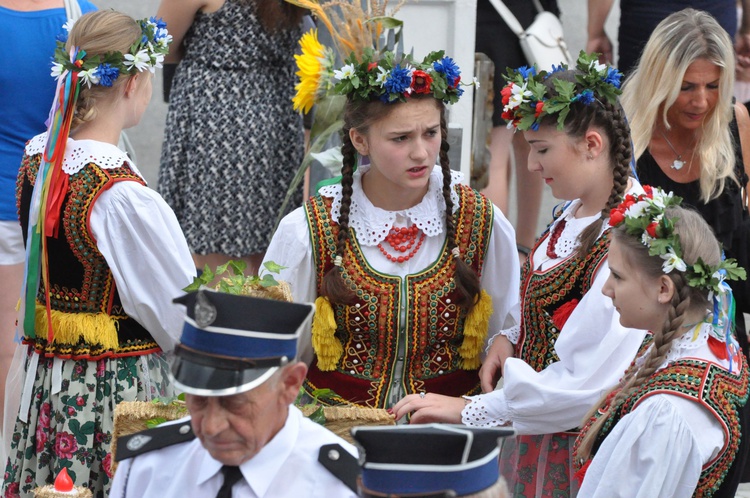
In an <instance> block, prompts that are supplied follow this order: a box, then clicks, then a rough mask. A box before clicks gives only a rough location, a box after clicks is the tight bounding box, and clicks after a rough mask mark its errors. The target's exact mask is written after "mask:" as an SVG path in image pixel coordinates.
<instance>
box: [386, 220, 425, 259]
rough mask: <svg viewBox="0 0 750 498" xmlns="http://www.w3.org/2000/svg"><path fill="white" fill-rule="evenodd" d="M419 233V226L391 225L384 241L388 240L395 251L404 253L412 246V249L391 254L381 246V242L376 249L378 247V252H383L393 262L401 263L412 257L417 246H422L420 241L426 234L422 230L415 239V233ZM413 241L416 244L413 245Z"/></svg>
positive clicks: (417, 248)
mask: <svg viewBox="0 0 750 498" xmlns="http://www.w3.org/2000/svg"><path fill="white" fill-rule="evenodd" d="M419 233H420V230H419V227H418V226H417V225H412V226H410V227H400V228H396V227H392V228H391V229H390V231H389V232H388V235H386V236H385V241H386V242H388V245H390V246H391V247H392V248H393V249H395V250H396V251H397V252H400V253H404V252H406V251H409V249H411V248H412V247H414V249H411V251H409V253H408V254H406V255H401V256H393V255H391V254H389V253H388V251H386V249H385V247H383V243H382V242H381V243H379V244H378V249H380V252H382V253H383V256H385V257H386V258H388V259H389V260H390V261H393V262H394V263H403V262H405V261H409V260H410V259H411V258H413V257H414V255H415V254H417V251H418V250H419V248H420V247H422V242H424V239H425V236H426V235H425V233H424V232H422V234H421V235H420V237H419V241H417V235H418V234H419ZM415 242H416V246H415V245H414V244H415Z"/></svg>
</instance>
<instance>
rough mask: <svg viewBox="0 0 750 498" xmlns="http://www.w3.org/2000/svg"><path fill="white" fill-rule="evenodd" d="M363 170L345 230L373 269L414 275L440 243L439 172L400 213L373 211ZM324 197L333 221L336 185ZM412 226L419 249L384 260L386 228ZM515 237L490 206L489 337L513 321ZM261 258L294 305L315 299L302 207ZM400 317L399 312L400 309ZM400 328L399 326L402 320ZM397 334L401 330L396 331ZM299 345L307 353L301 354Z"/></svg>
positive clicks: (485, 281) (456, 176)
mask: <svg viewBox="0 0 750 498" xmlns="http://www.w3.org/2000/svg"><path fill="white" fill-rule="evenodd" d="M368 170H369V166H367V165H365V166H360V167H359V168H358V169H357V171H356V172H355V173H354V182H353V184H352V188H353V193H352V202H351V209H350V218H349V219H350V221H349V226H350V227H352V228H355V230H356V234H357V241H358V242H359V244H360V246H361V248H362V254H363V255H364V257H365V258H367V262H368V263H369V264H370V266H372V267H373V268H374V269H375V270H377V271H378V272H381V273H385V274H388V275H396V276H399V277H405V276H406V275H411V274H415V273H418V272H420V271H421V270H423V269H425V268H427V267H428V266H430V265H432V264H433V263H434V262H435V261H436V260H437V258H438V257H439V256H440V253H441V250H442V249H443V243H444V242H445V235H444V230H445V227H444V224H445V223H444V222H445V216H444V213H445V202H444V199H443V194H442V188H443V174H442V172H441V171H440V167H439V166H436V167H435V168H433V170H432V174H431V176H430V183H429V188H428V192H427V194H425V196H424V197H423V198H422V201H421V202H420V203H419V204H417V205H416V206H413V207H411V208H409V209H405V210H402V211H386V210H384V209H380V208H378V207H375V206H374V205H373V204H372V203H371V202H370V200H369V199H368V198H367V196H366V195H365V193H364V191H363V190H362V181H361V178H362V175H364V174H365V173H366V172H367V171H368ZM461 178H462V176H461V174H460V173H457V172H452V178H451V186H453V185H456V184H457V183H460V181H461ZM320 193H321V195H323V196H324V197H332V198H333V203H332V213H331V216H332V218H333V220H334V221H338V215H339V207H340V205H341V185H340V184H338V185H329V186H326V187H323V188H322V189H321V190H320ZM453 200H454V209H458V196H457V195H455V193H454V194H453ZM410 223H413V224H415V225H417V226H419V227H420V229H421V230H422V231H423V232H424V233H425V234H426V238H425V240H424V243H423V244H422V247H421V248H420V249H419V251H417V253H416V254H415V255H414V257H413V258H411V259H410V260H408V261H405V262H403V263H394V262H392V261H390V260H388V259H387V258H386V257H385V256H383V254H381V252H380V250H379V249H378V247H377V244H378V243H380V242H382V241H383V240H384V239H385V236H386V235H387V234H388V232H389V230H390V228H391V227H392V226H396V227H403V226H408V225H409V224H410ZM515 240H516V236H515V231H514V230H513V226H512V225H511V224H510V222H508V220H507V219H506V218H505V216H503V214H502V212H501V211H500V210H499V209H498V208H497V207H494V218H493V225H492V233H491V236H490V241H489V247H488V251H487V254H486V258H485V262H484V267H483V270H482V277H481V285H482V289H484V290H485V291H487V293H488V294H489V295H490V297H492V306H493V314H492V317H491V319H490V325H489V334H488V335H489V336H492V335H494V334H495V333H496V332H497V331H498V330H500V329H501V328H504V327H511V326H513V325H515V324H516V323H517V322H518V288H519V286H520V267H519V264H518V256H517V253H516V243H515ZM265 259H266V260H267V261H274V262H276V263H278V264H280V265H283V266H286V267H287V269H285V270H282V271H281V274H280V275H279V277H278V278H279V279H282V280H286V281H287V282H289V283H290V284H291V287H292V294H293V296H294V300H295V301H306V302H311V301H314V300H315V298H316V297H317V291H316V286H315V259H314V256H313V251H312V245H311V242H310V230H309V227H308V225H307V218H306V216H305V210H304V207H300V208H297V209H296V210H295V211H293V212H292V213H290V214H289V215H287V216H286V217H284V219H283V220H281V224H280V225H279V229H278V230H277V231H276V233H275V234H274V236H273V239H272V240H271V244H270V245H269V246H268V250H267V251H266V256H265ZM401 312H402V313H405V307H404V306H402V307H401ZM401 323H405V321H404V320H402V321H401ZM402 332H403V331H402ZM305 333H306V335H305V337H303V339H302V340H301V341H300V344H301V346H300V348H301V351H302V358H303V359H304V360H305V361H307V362H308V363H309V362H310V361H311V360H312V345H311V340H310V335H309V333H310V331H309V330H307V331H306V332H305ZM305 345H306V346H307V351H304V348H305Z"/></svg>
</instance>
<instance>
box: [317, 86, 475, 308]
mask: <svg viewBox="0 0 750 498" xmlns="http://www.w3.org/2000/svg"><path fill="white" fill-rule="evenodd" d="M422 98H429V99H432V101H433V102H435V105H436V106H437V108H438V109H439V110H440V135H441V143H440V154H439V158H440V169H441V171H442V173H443V189H442V193H443V199H444V200H445V229H446V237H447V239H446V240H447V249H448V251H450V252H452V253H454V250H457V248H458V244H457V239H456V221H455V219H454V214H453V208H454V206H453V200H452V199H451V169H450V161H449V160H448V149H449V148H450V146H449V145H448V140H447V137H448V127H447V124H446V119H445V104H443V102H442V101H440V100H437V99H435V98H433V97H432V96H422V95H419V94H417V95H414V96H412V98H411V100H415V99H422ZM397 105H404V104H402V103H390V104H385V103H383V102H380V101H379V100H374V101H362V100H355V99H352V98H347V101H346V106H345V107H344V126H343V130H342V140H343V145H342V146H341V155H342V156H343V166H342V168H341V210H340V212H339V220H338V225H339V231H338V236H337V240H336V254H335V255H334V261H335V260H336V258H342V260H341V261H340V263H341V266H344V265H345V263H346V261H343V258H344V256H345V254H346V252H345V248H346V242H347V240H348V239H349V237H350V236H351V232H350V229H349V211H350V208H351V199H352V184H353V181H354V166H355V164H356V161H357V151H356V149H355V148H354V144H353V143H352V140H351V138H350V136H349V131H350V130H353V129H354V130H357V131H358V132H359V133H361V134H366V133H367V131H368V129H369V127H370V126H371V125H372V124H373V123H375V122H376V121H379V120H380V119H384V118H385V117H386V116H388V114H389V113H390V112H391V111H392V110H393V109H394V108H395V106H397ZM454 262H455V265H456V279H455V283H456V289H457V290H458V294H459V296H460V297H459V299H458V304H459V305H460V306H463V307H464V308H466V309H467V310H470V309H471V308H472V307H473V306H474V304H475V303H476V302H477V301H478V299H479V293H480V290H481V287H480V283H479V276H478V275H477V273H476V272H475V271H474V269H473V268H471V266H469V265H468V264H467V263H466V262H465V261H464V260H463V259H462V258H461V257H460V255H459V256H457V257H454ZM341 272H342V270H341V268H340V267H338V266H336V265H334V266H333V267H332V268H331V269H330V270H329V271H328V272H327V273H326V274H325V275H324V276H323V281H322V283H321V294H322V295H323V296H325V297H327V298H328V300H329V301H330V302H331V303H339V304H347V303H350V302H351V300H352V298H353V292H352V289H351V288H350V287H349V285H347V283H346V282H345V281H344V278H343V277H342V275H341Z"/></svg>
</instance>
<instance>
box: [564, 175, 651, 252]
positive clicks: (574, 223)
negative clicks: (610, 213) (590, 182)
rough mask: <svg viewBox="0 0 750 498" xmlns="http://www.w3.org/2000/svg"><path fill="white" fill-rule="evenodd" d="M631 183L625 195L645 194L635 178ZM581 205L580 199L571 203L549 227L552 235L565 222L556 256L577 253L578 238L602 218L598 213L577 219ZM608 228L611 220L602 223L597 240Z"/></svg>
mask: <svg viewBox="0 0 750 498" xmlns="http://www.w3.org/2000/svg"><path fill="white" fill-rule="evenodd" d="M631 181H632V184H631V186H630V189H628V190H627V191H626V192H625V193H626V194H641V193H643V187H641V184H640V183H638V181H637V180H636V179H635V178H632V179H631ZM580 205H581V200H580V199H576V200H574V201H571V202H569V203H568V205H567V206H565V209H563V212H562V214H561V215H560V216H559V217H558V218H557V219H556V220H555V221H554V222H553V223H552V225H551V226H550V227H549V228H550V230H549V233H550V235H551V234H553V233H554V231H555V227H556V226H557V224H558V223H561V222H562V221H563V220H564V221H565V226H564V227H563V229H562V233H560V237H558V239H557V241H556V242H555V247H554V250H555V254H557V255H558V257H560V258H563V259H564V258H567V257H568V256H570V255H571V254H573V253H574V252H575V251H576V249H577V248H578V236H579V235H580V234H581V232H583V231H584V229H585V228H586V227H587V226H589V225H590V224H592V223H593V222H595V221H596V220H597V219H598V218H599V216H601V215H600V214H598V213H597V214H594V215H591V216H586V217H583V218H576V217H575V213H576V211H577V210H578V208H579V207H580ZM608 228H611V226H610V224H609V219H607V221H606V222H605V223H602V227H601V229H600V230H599V235H598V236H597V238H599V237H601V236H602V234H603V233H604V232H605V231H606V230H607V229H608Z"/></svg>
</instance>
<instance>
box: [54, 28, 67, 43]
mask: <svg viewBox="0 0 750 498" xmlns="http://www.w3.org/2000/svg"><path fill="white" fill-rule="evenodd" d="M55 40H57V41H59V42H61V43H65V42H66V41H68V32H67V31H65V30H63V31H61V32H60V33H58V34H57V36H56V37H55Z"/></svg>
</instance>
